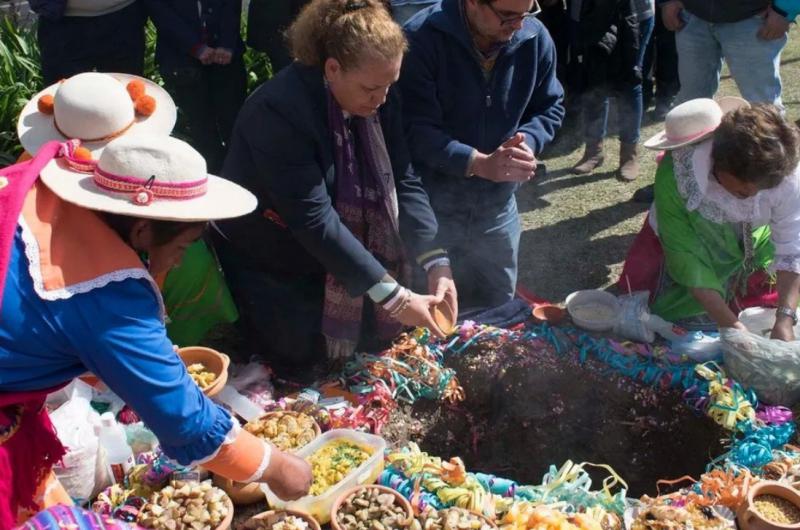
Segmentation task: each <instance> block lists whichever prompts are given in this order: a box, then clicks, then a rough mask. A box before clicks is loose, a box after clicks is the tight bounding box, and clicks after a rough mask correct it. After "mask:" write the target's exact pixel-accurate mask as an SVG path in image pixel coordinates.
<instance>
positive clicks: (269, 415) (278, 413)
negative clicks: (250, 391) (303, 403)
mask: <svg viewBox="0 0 800 530" xmlns="http://www.w3.org/2000/svg"><path fill="white" fill-rule="evenodd" d="M299 415H300V412H298V411H296V410H273V411H270V412H265V413H264V414H262V415H261V416H259V417H258V418H257V419H256V420H254V421H260V420H268V419H269V418H272V417H275V416H295V417H297V416H299ZM306 416H308V417H310V418H311V421H312V422H314V423H313V427H314V438H316V437H317V436H319V435H320V434H322V429H320V428H319V424H318V423H317V420H315V419H314V418H313V417H311V415H310V414H306ZM301 447H304V446H301ZM301 447H296V448H295V449H292V450H291V451H290V452H292V453H293V452H295V451H297V450H298V449H300V448H301Z"/></svg>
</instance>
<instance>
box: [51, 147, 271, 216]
mask: <svg viewBox="0 0 800 530" xmlns="http://www.w3.org/2000/svg"><path fill="white" fill-rule="evenodd" d="M41 179H42V181H43V182H44V183H45V184H46V185H47V187H49V188H50V189H51V190H53V192H54V193H55V194H56V195H58V196H59V197H61V198H62V199H64V200H65V201H67V202H71V203H73V204H77V205H78V206H82V207H84V208H88V209H90V210H99V211H102V212H110V213H116V214H121V215H129V216H132V217H143V218H147V219H163V220H170V221H211V220H214V219H228V218H231V217H239V216H241V215H245V214H247V213H250V212H252V211H253V210H255V208H256V205H257V200H256V198H255V196H254V195H253V194H252V193H250V192H249V191H247V190H246V189H244V188H242V187H241V186H239V185H238V184H235V183H233V182H230V181H228V180H225V179H223V178H220V177H216V176H214V175H209V174H207V172H206V161H205V159H203V157H202V156H201V155H200V153H198V152H197V151H195V150H194V149H193V148H192V147H191V146H190V145H189V144H187V143H186V142H183V141H181V140H178V139H177V138H172V137H171V136H159V135H141V134H137V135H132V136H125V137H122V138H118V139H116V140H113V141H111V142H109V143H108V145H107V146H106V148H105V149H104V150H103V153H102V154H101V155H100V159H99V160H98V161H97V166H96V167H95V168H94V170H93V171H92V172H87V171H86V170H80V169H76V168H75V166H74V165H72V164H70V162H69V160H68V159H67V158H65V157H60V158H56V159H54V160H52V161H51V162H50V163H49V164H48V165H47V166H45V168H44V169H43V170H42V172H41Z"/></svg>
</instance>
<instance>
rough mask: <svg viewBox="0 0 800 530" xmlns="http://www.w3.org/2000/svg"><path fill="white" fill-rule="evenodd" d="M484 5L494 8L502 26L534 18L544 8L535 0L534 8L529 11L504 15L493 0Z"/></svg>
mask: <svg viewBox="0 0 800 530" xmlns="http://www.w3.org/2000/svg"><path fill="white" fill-rule="evenodd" d="M484 5H486V7H488V8H489V9H491V10H492V13H494V16H496V17H497V20H499V21H500V25H501V26H513V25H514V24H517V23H519V22H522V21H524V20H525V19H528V18H533V17H535V16H536V15H538V14H539V13H541V12H542V8H541V7H539V2H538V1H536V0H534V2H533V9H531V10H530V11H528V12H527V13H523V14H522V15H512V16H508V15H503V14H502V13H500V12H499V11H498V10H497V9H495V8H494V6H493V5H492V1H491V0H490V1H489V2H487V3H486V4H484Z"/></svg>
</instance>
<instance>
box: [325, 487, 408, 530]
mask: <svg viewBox="0 0 800 530" xmlns="http://www.w3.org/2000/svg"><path fill="white" fill-rule="evenodd" d="M373 489H376V490H378V491H379V492H381V493H391V494H392V495H394V496H395V498H396V499H397V503H398V504H399V505H400V506H402V507H403V510H404V511H405V512H406V515H407V516H408V518H407V519H406V520H407V521H411V519H413V517H414V510H413V509H412V508H411V503H410V502H408V500H407V499H406V498H405V497H403V496H402V495H400V494H399V493H397V492H396V491H395V490H393V489H392V488H387V487H386V486H378V485H375V484H372V485H362V486H356V487H354V488H350V489H348V490H347V491H345V492H344V493H342V494H341V495H339V497H338V498H337V499H336V500H335V501H334V503H333V506H331V528H332V529H333V530H344V528H342V527H341V526H339V523H338V522H337V521H336V514H337V513H339V508H340V507H341V506H342V503H343V502H344V500H345V499H346V498H347V497H349V496H350V495H352V494H353V493H358V492H360V491H362V490H373Z"/></svg>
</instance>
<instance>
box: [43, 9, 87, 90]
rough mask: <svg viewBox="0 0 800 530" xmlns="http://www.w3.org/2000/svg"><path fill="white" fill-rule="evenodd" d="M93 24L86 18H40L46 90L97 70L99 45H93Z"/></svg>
mask: <svg viewBox="0 0 800 530" xmlns="http://www.w3.org/2000/svg"><path fill="white" fill-rule="evenodd" d="M90 22H91V21H90V20H89V19H88V18H86V17H61V18H59V19H58V20H50V19H48V18H45V17H40V18H39V23H38V24H39V25H38V28H37V36H38V41H39V50H40V52H41V62H42V78H43V81H44V84H45V86H49V85H52V84H53V83H56V82H58V81H59V80H61V79H66V78H68V77H71V76H73V75H75V74H79V73H81V72H87V71H91V70H92V69H93V67H94V64H93V57H92V55H93V52H92V49H93V48H94V46H95V45H96V44H90V38H89V35H88V34H87V32H88V31H89V29H90V26H91V24H90Z"/></svg>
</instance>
